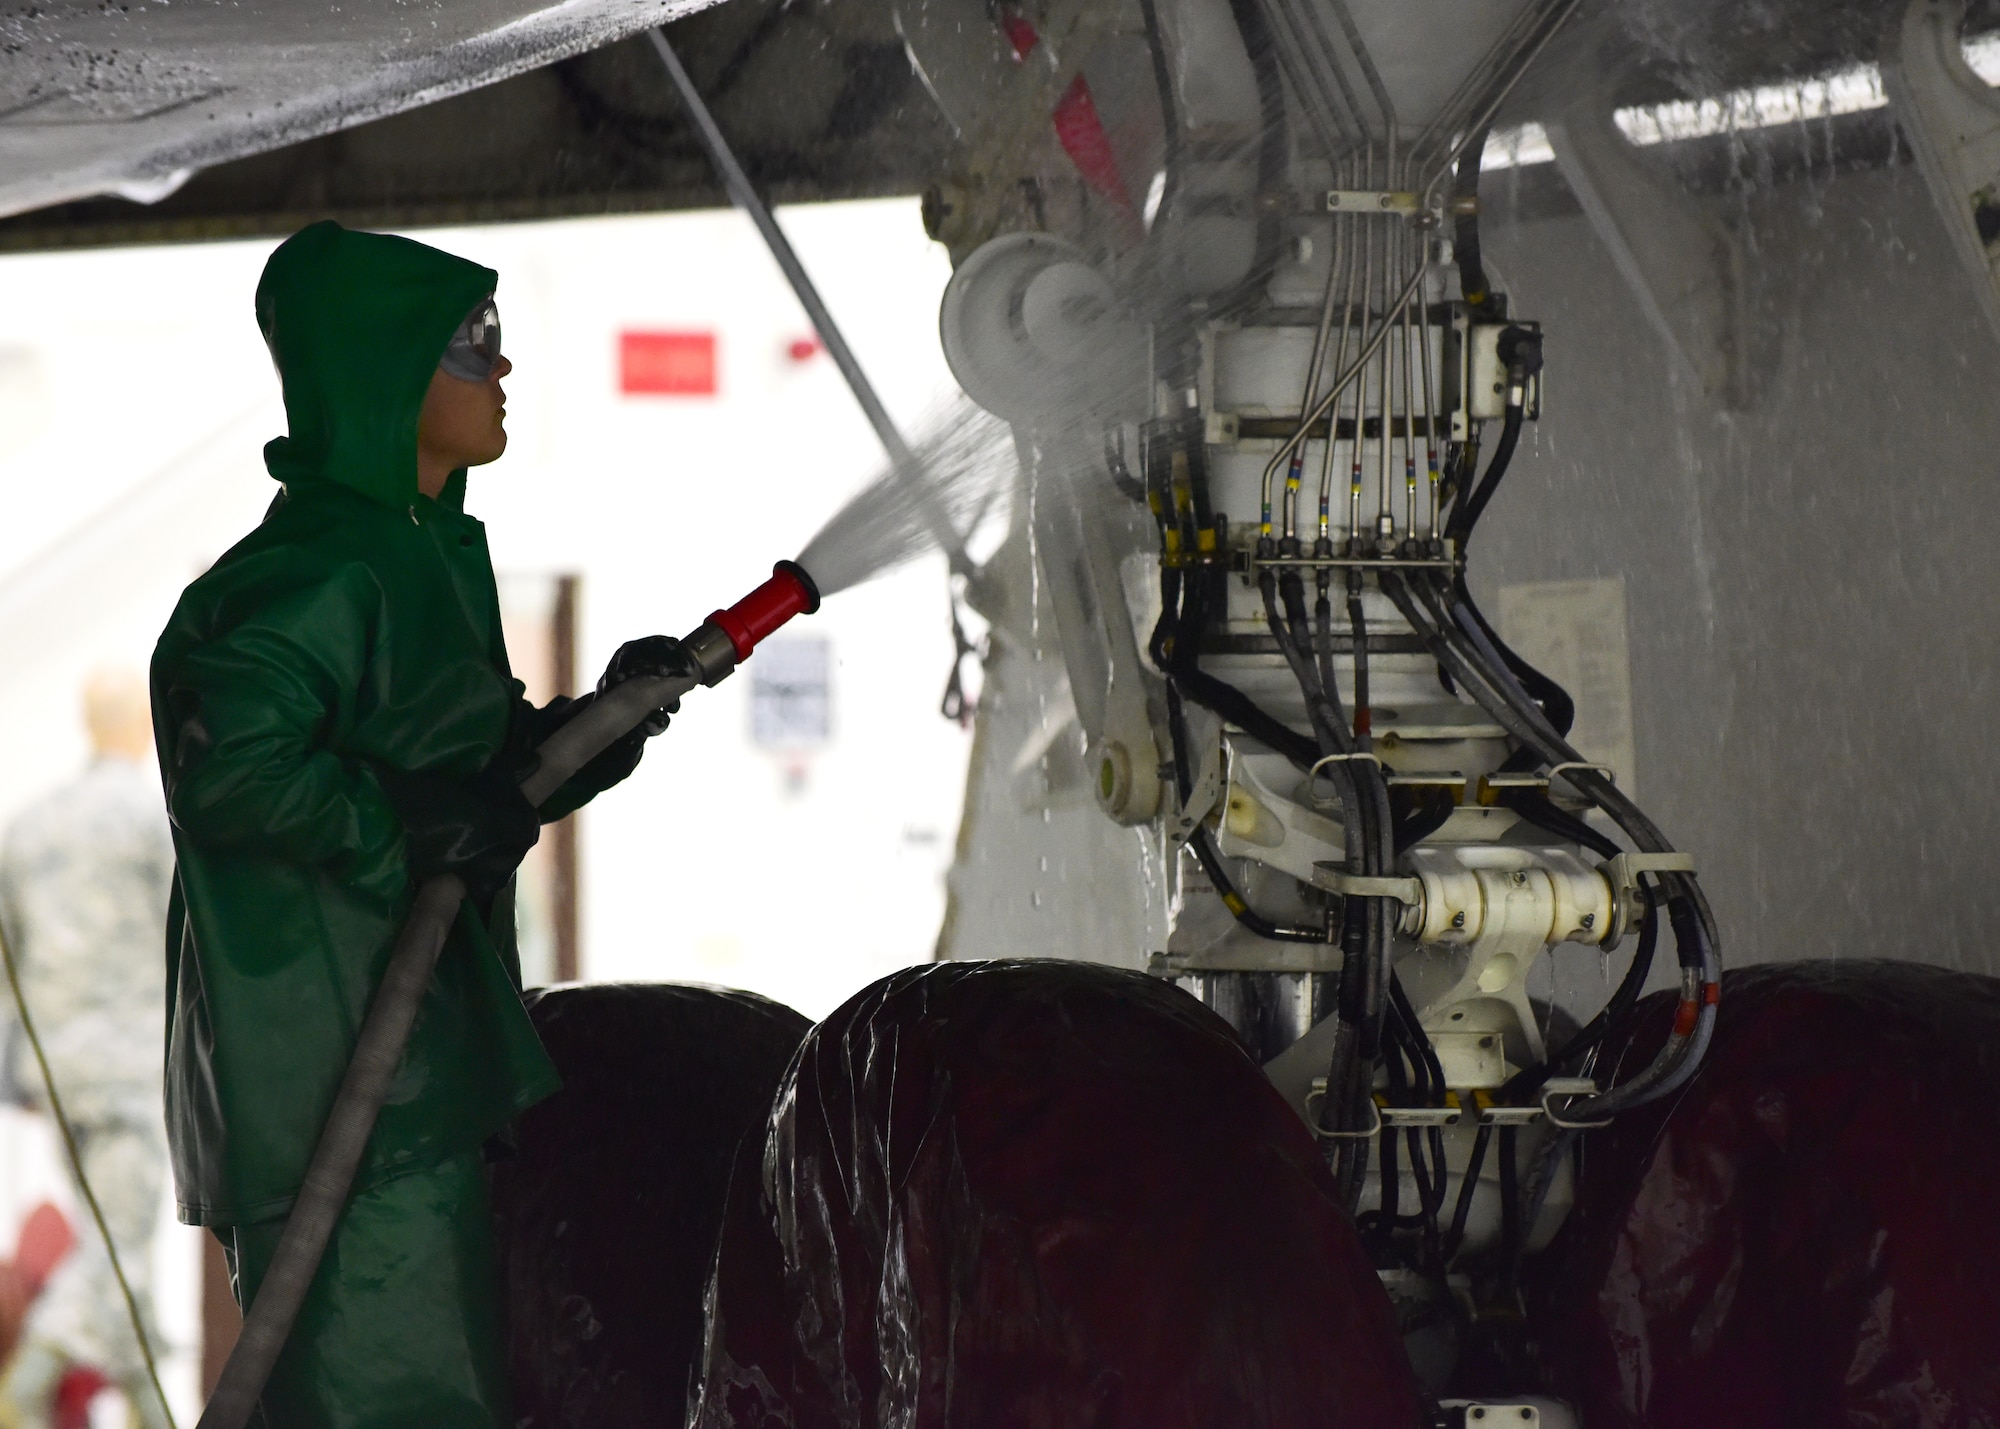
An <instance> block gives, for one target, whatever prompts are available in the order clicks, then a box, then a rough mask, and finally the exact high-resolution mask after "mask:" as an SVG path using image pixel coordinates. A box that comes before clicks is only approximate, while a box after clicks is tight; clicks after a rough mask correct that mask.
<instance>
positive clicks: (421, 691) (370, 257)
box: [152, 223, 685, 1429]
mask: <svg viewBox="0 0 2000 1429" xmlns="http://www.w3.org/2000/svg"><path fill="white" fill-rule="evenodd" d="M497 281H498V278H497V275H496V274H495V273H494V272H492V270H490V269H487V268H482V267H480V266H478V265H477V264H474V263H470V262H467V261H465V260H463V259H460V258H456V257H453V256H451V255H449V254H446V253H442V252H439V251H438V250H436V249H434V248H430V247H427V246H425V245H423V244H420V243H415V242H412V241H410V240H408V239H403V238H396V237H390V236H387V235H382V234H372V233H359V232H353V231H350V230H347V229H344V228H341V227H340V226H338V225H337V224H334V223H316V224H314V225H312V226H311V227H309V228H306V229H304V230H302V231H301V232H299V233H297V234H295V235H294V236H293V237H292V238H290V239H289V240H287V241H286V242H285V243H284V244H283V245H281V246H280V247H279V248H278V249H277V251H276V252H275V253H273V254H272V256H271V259H270V261H269V263H268V264H267V265H266V266H265V269H264V275H263V279H262V281H261V282H260V283H259V285H258V288H257V320H258V324H259V326H260V327H261V328H262V330H263V333H264V338H265V341H266V343H267V344H268V346H269V347H270V350H271V355H272V358H273V360H274V361H275V363H276V365H277V368H278V371H279V374H280V377H281V379H282V381H283V386H284V397H285V412H286V416H287V419H288V426H289V430H290V434H289V435H288V436H283V437H279V438H278V439H276V440H275V441H273V442H271V443H270V444H269V445H268V446H266V448H265V459H266V464H267V465H268V467H269V469H270V472H271V475H272V476H273V477H275V478H276V479H277V480H278V481H279V482H280V483H281V485H282V488H283V489H282V491H281V493H280V494H279V496H278V498H277V500H276V501H275V502H274V503H273V505H272V507H271V510H270V512H269V513H268V514H267V515H266V517H265V519H264V522H263V524H262V525H261V526H259V527H258V528H257V529H256V530H255V531H254V532H252V533H251V534H250V535H249V536H247V537H245V538H244V539H243V540H242V541H241V542H239V543H238V544H237V545H236V546H235V547H234V548H232V549H231V550H230V551H229V552H228V553H227V554H226V555H224V556H223V557H222V558H221V560H219V561H218V562H216V564H215V566H214V567H213V568H212V569H211V570H209V571H208V572H207V573H206V574H205V575H203V576H202V577H201V578H200V579H198V580H197V581H195V582H194V584H193V585H191V586H189V587H188V589H187V591H186V593H185V594H184V595H183V596H182V598H181V601H180V604H179V606H178V608H177V609H176V610H175V612H174V615H173V618H172V620H171V621H170V623H169V624H168V626H167V628H166V632H165V633H164V634H163V635H162V636H161V638H160V642H159V646H158V648H157V650H156V651H155V653H154V657H153V669H152V699H153V721H154V731H155V737H156V739H157V741H158V747H159V756H160V769H161V774H162V778H163V780H164V782H165V785H166V794H167V804H168V810H169V812H170V814H171V815H172V819H173V838H174V847H175V853H176V860H177V872H176V879H175V886H174V890H173V898H172V904H171V907H170V910H169V914H168V927H167V972H168V996H169V1002H170V1006H169V1013H168V1028H167V1082H166V1108H167V1122H168V1133H169V1140H170V1142H171V1145H172V1151H173V1169H174V1176H175V1182H176V1186H177V1189H178V1195H179V1203H180V1213H181V1218H182V1219H183V1220H185V1221H188V1222H191V1223H193V1224H196V1225H202V1226H207V1227H210V1228H212V1229H213V1230H214V1232H215V1233H216V1235H217V1236H218V1237H219V1238H220V1239H221V1240H222V1242H223V1245H224V1248H225V1249H226V1251H227V1252H228V1255H229V1260H230V1266H231V1272H232V1278H233V1280H234V1284H235V1287H236V1293H237V1298H238V1300H239V1302H240V1303H242V1304H244V1305H246V1306H247V1305H248V1304H249V1303H250V1302H251V1300H252V1299H253V1297H254V1296H255V1295H256V1292H257V1287H258V1284H259V1282H260V1280H261V1278H262V1276H263V1273H264V1271H265V1269H266V1268H267V1267H268V1265H269V1263H270V1258H271V1255H272V1252H273V1250H274V1249H275V1247H276V1245H277V1241H278V1235H279V1232H280V1230H281V1229H282V1227H283V1225H284V1218H285V1215H286V1212H287V1211H288V1209H289V1208H290V1206H291V1204H292V1199H293V1196H294V1195H295V1194H296V1192H297V1190H298V1188H299V1185H300V1183H301V1181H302V1180H303V1177H304V1172H305V1168H306V1164H307V1161H308V1160H309V1158H310V1157H311V1155H312V1151H313V1147H314V1144H315V1143H316V1141H317V1139H318V1136H319V1133H320V1129H321V1127H322V1125H323V1123H324V1121H325V1118H326V1114H327V1111H328V1108H329V1107H330V1106H331V1105H332V1102H333V1099H334V1093H335V1089H336V1087H337V1086H338V1085H339V1082H340V1079H341V1075H342V1072H343V1070H344V1069H345V1067H346V1065H347V1062H348V1058H349V1055H350V1053H351V1051H352V1049H353V1046H354V1040H355V1034H356V1029H357V1028H358V1026H359V1024H360V1022H361V1019H362V1016H363V1014H364V1012H365V1011H366V1009H367V1007H368V1004H369V1001H370V999H371V997H372V995H373V993H374V990H375V987H376V985H377V982H378V981H379V979H380V977H381V975H382V971H383V968H384V966H385V964H386V963H387V960H388V957H389V953H390V949H391V947H392V946H393V944H394V943H395V940H396V934H397V931H398V929H399V928H400V927H401V925H402V922H403V919H404V915H405V914H406V913H407V912H408V910H409V908H410V905H411V901H412V897H413V893H414V889H415V886H416V884H417V882H418V881H419V880H421V879H422V878H424V877H427V876H429V875H432V874H436V873H442V872H450V873H456V874H458V875H459V876H460V877H461V878H463V879H464V880H465V882H466V885H467V887H468V888H469V889H470V890H471V892H470V896H469V897H468V898H467V900H466V903H465V905H464V906H463V907H462V908H461V909H460V915H459V918H458V922H457V926H456V928H455V929H454V931H453V933H452V935H451V937H450V939H449V941H448V942H447V944H446V946H445V948H444V952H443V955H442V957H441V958H440V960H439V962H438V968H437V973H436V977H435V980H434V982H433V984H432V986H431V988H430V990H429V992H428V994H427V997H426V1000H425V1003H424V1006H423V1009H422V1011H421V1013H420V1015H419V1018H418V1021H417V1025H416V1030H415V1033H414V1035H413V1037H412V1039H411V1041H410V1044H409V1049H408V1051H407V1053H406V1054H405V1056H404V1059H403V1064H402V1067H401V1070H400V1072H399V1074H398V1077H397V1080H396V1083H395V1085H394V1086H393V1088H392V1089H391V1091H390V1094H389V1097H388V1104H387V1105H386V1106H385V1108H384V1109H383V1112H382V1115H381V1119H380V1121H379V1122H378V1123H377V1125H376V1128H375V1132H374V1137H373V1140H372V1141H371V1143H370V1145H369V1149H368V1153H367V1156H366V1158H365V1160H364V1162H363V1164H362V1168H361V1172H360V1175H359V1177H358V1179H357V1181H356V1185H355V1190H354V1193H353V1195H352V1197H351V1198H350V1200H349V1202H348V1206H347V1209H346V1211H345V1213H344V1215H343V1217H342V1220H341V1222H340V1225H339V1227H338V1229H337V1230H336V1231H335V1233H334V1238H333V1241H332V1243H331V1245H330V1246H329V1247H328V1250H327V1253H326V1257H325V1260H324V1261H323V1262H322V1263H321V1266H320V1270H319V1275H318V1278H317V1279H316V1280H315V1281H314V1283H313V1287H312V1290H311V1292H310V1294H309V1295H308V1297H307V1300H306V1304H305V1307H304V1309H303V1311H302V1312H301V1314H300V1317H299V1321H298V1324H297V1327H296V1328H295V1329H294V1330H293V1332H292V1336H291V1339H290V1341H289V1342H288V1344H287V1346H286V1348H285V1351H284V1353H283V1355H282V1356H281V1357H280V1359H279V1361H278V1364H277V1367H276V1369H275V1371H274V1373H273V1375H272V1377H271V1380H270V1382H269V1384H268V1386H267V1388H266V1390H265V1393H264V1397H263V1400H262V1408H263V1411H264V1415H265V1418H266V1420H267V1422H268V1423H269V1424H270V1425H271V1426H272V1429H317V1426H329V1429H332V1426H339V1429H417V1426H425V1429H459V1426H465V1429H506V1426H511V1424H512V1416H511V1413H510V1412H509V1409H508V1403H507V1390H506V1367H505V1363H504V1355H503V1339H502V1336H501V1328H500V1306H499V1302H498V1286H497V1280H496V1274H495V1265H494V1247H493V1241H492V1228H491V1224H490V1215H489V1209H488V1202H487V1192H486V1183H485V1179H484V1176H485V1171H484V1151H483V1148H485V1146H486V1144H487V1143H488V1142H489V1140H490V1139H491V1138H493V1137H495V1135H496V1134H498V1133H501V1132H502V1131H503V1130H504V1129H505V1128H506V1126H507V1124H508V1123H509V1121H511V1120H512V1119H513V1118H514V1117H515V1116H516V1115H517V1114H518V1113H519V1112H521V1111H522V1110H523V1109H524V1108H526V1107H528V1106H530V1105H532V1104H533V1103H534V1102H536V1101H538V1100H540V1099H541V1098H543V1097H546V1096H548V1095H549V1094H550V1093H551V1092H552V1091H554V1090H555V1089H556V1086H557V1077H556V1073H555V1069H554V1067H553V1066H552V1065H551V1063H550V1061H549V1059H548V1057H547V1055H546V1054H545V1053H544V1052H543V1050H542V1047H541V1044H540V1042H539V1040H538V1039H537V1037H536V1035H535V1031H534V1028H533V1026H532V1024H531V1023H530V1022H529V1019H528V1016H527V1013H526V1012H525V1010H524V1009H523V1007H522V1003H521V998H520V967H519V962H518V959H517V956H516V954H515V950H514V942H513V929H512V921H513V920H512V905H511V878H512V874H513V871H514V868H515V867H516V865H517V864H518V863H519V861H520V859H521V857H522V856H523V855H524V854H525V853H526V851H527V849H528V848H529V846H530V845H532V844H533V843H534V842H535V838H536V833H537V829H538V817H539V819H540V820H551V819H555V818H559V817H561V816H562V815H563V814H566V813H568V812H569V811H570V810H572V809H575V808H577V807H578V806H579V805H581V804H583V803H584V802H586V801H587V800H588V799H590V798H591V797H592V796H593V795H595V794H597V793H598V792H600V791H601V790H603V789H604V788H606V787H608V786H610V785H611V784H614V783H616V782H617V781H618V780H619V779H622V778H623V777H624V776H625V775H626V774H628V773H630V772H631V770H632V769H633V768H634V767H635V766H636V765H637V763H638V759H639V754H640V751H641V748H642V746H643V744H644V741H645V739H646V737H647V736H648V735H649V734H653V733H658V732H659V731H660V730H662V729H664V728H665V727H666V716H667V714H668V713H669V712H670V711H668V710H662V711H659V712H658V713H657V714H656V715H655V716H654V717H653V718H652V719H651V720H649V721H648V722H647V723H646V724H644V725H642V726H641V727H640V728H639V729H637V730H635V731H634V732H633V733H632V734H631V735H629V736H627V737H626V738H625V739H624V740H623V741H621V742H620V743H619V744H616V745H614V746H613V747H612V748H611V749H609V750H607V751H606V752H605V753H604V754H603V755H601V756H599V758H598V759H596V760H595V761H593V762H592V763H591V764H590V765H588V766H586V767H585V768H584V769H583V770H582V771H581V772H580V773H579V774H578V775H577V776H576V777H575V778H574V779H572V780H571V781H570V783H569V784H567V785H565V786H564V787H563V788H562V789H561V790H559V791H558V792H557V793H556V795H555V796H554V797H553V798H552V799H551V800H550V801H549V802H548V803H547V804H545V805H544V806H543V807H542V809H541V810H540V811H539V816H538V814H537V811H535V810H534V809H532V808H530V807H529V805H528V803H527V801H526V799H525V798H523V797H522V795H521V794H520V792H519V790H518V788H516V787H515V786H516V782H517V781H518V779H519V778H520V777H521V776H522V774H523V773H524V772H526V770H527V769H528V768H530V767H531V765H532V758H531V755H530V753H529V751H531V750H532V749H533V748H534V746H535V745H537V744H539V743H540V742H541V740H542V739H544V738H546V736H547V735H548V734H549V733H551V732H552V731H553V730H554V729H555V727H556V726H558V725H559V724H560V723H561V722H562V720H563V719H564V718H566V717H567V716H569V715H571V714H574V713H575V712H576V710H577V709H579V708H580V707H581V705H582V703H584V701H588V700H589V699H590V698H591V697H590V696H588V695H586V696H585V697H584V701H557V702H555V703H554V704H552V705H551V706H549V707H547V708H546V709H541V710H537V709H535V708H534V707H533V706H531V705H529V704H528V703H527V702H526V701H525V700H524V699H523V698H522V686H521V685H520V683H519V682H518V681H516V680H515V679H513V677H512V676H511V674H510V673H509V670H508V664H507V652H506V648H505V646H504V643H503V642H502V639H501V633H500V612H499V604H498V599H497V596H496V594H495V589H494V580H493V570H492V565H491V563H490V560H489V557H488V555H487V549H486V537H485V531H484V528H483V527H482V526H481V524H480V523H479V522H478V521H476V520H474V519H473V518H472V517H471V516H469V515H467V514H466V513H465V510H464V499H465V487H466V470H465V469H466V468H467V467H468V466H471V465H477V464H480V463H482V462H488V461H492V460H493V459H495V458H496V457H498V456H499V455H500V453H501V451H502V450H503V449H504V448H505V446H506V432H505V429H504V427H503V425H502V422H503V419H504V416H505V411H504V407H503V405H502V404H503V403H504V401H505V396H504V394H503V393H502V392H501V389H500V385H499V384H500V378H501V377H503V376H505V375H506V374H507V372H508V371H510V370H511V364H510V363H509V362H508V361H507V360H506V359H505V358H504V357H501V356H500V354H499V323H498V313H497V310H496V309H495V308H494V306H493V294H494V290H495V287H496V284H497ZM684 658H685V657H684V654H683V653H682V652H681V650H680V647H679V644H678V642H676V641H673V640H671V639H668V638H666V637H661V636H655V637H650V638H648V639H647V640H643V641H635V642H633V643H632V644H630V645H627V646H625V647H623V648H622V649H621V650H620V651H619V653H618V656H617V657H616V658H615V659H614V660H613V662H612V665H611V668H610V669H609V670H607V671H606V674H605V678H604V680H603V681H602V682H600V684H599V686H598V688H599V690H600V691H601V690H603V689H605V688H608V687H609V686H610V685H611V684H615V683H617V682H619V681H620V680H622V679H627V678H631V677H633V676H636V675H645V674H658V673H669V672H675V671H678V670H680V669H682V668H684V666H683V665H682V661H683V660H684Z"/></svg>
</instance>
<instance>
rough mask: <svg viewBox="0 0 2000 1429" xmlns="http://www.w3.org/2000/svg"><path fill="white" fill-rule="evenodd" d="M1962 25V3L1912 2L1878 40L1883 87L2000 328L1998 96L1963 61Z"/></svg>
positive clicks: (1983, 302)
mask: <svg viewBox="0 0 2000 1429" xmlns="http://www.w3.org/2000/svg"><path fill="white" fill-rule="evenodd" d="M1964 25H1965V4H1964V0H1912V3H1911V4H1910V5H1909V6H1908V8H1906V9H1905V10H1904V11H1903V13H1902V15H1901V16H1900V17H1898V18H1897V19H1896V20H1895V21H1894V22H1893V23H1892V24H1891V25H1890V27H1889V33H1888V35H1887V36H1886V37H1885V39H1884V41H1883V45H1882V84H1883V87H1884V88H1885V89H1887V90H1888V91H1889V98H1890V101H1891V102H1892V103H1893V104H1894V105H1895V108H1896V122H1897V123H1898V124H1899V125H1901V126H1902V130H1903V134H1904V136H1905V137H1906V138H1907V139H1908V140H1909V141H1910V148H1911V150H1912V151H1913V152H1914V153H1915V154H1916V156H1917V168H1918V169H1919V170H1920V171H1921V172H1922V173H1923V176H1924V183H1925V184H1926V185H1927V186H1928V187H1929V189H1930V191H1931V197H1932V198H1933V199H1935V200H1936V201H1937V206H1938V212H1939V213H1940V214H1942V215H1943V217H1944V223H1945V227H1946V228H1947V229H1949V230H1950V232H1951V242H1952V247H1953V248H1955V249H1956V250H1957V252H1958V257H1959V261H1960V262H1962V263H1963V264H1964V265H1965V266H1966V268H1967V270H1968V271H1969V272H1970V273H1971V274H1972V277H1973V281H1974V284H1975V286H1976V287H1977V288H1978V290H1979V305H1980V307H1982V308H1983V309H1984V310H1985V312H1986V319H1987V321H1988V322H1989V323H1991V324H1992V325H1993V327H1994V329H1995V331H1996V333H2000V95H1995V93H1994V92H1993V90H1992V89H1991V88H1989V87H1988V85H1987V83H1986V81H1985V80H1983V79H1981V78H1980V77H1979V76H1978V75H1977V74H1975V73H1974V72H1973V69H1972V66H1971V65H1969V64H1967V63H1966V62H1965V54H1964V52H1963V51H1962V50H1961V49H1960V48H1959V32H1960V30H1961V29H1963V27H1964Z"/></svg>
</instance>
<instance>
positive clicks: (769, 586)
mask: <svg viewBox="0 0 2000 1429" xmlns="http://www.w3.org/2000/svg"><path fill="white" fill-rule="evenodd" d="M818 609H819V587H818V586H816V585H814V584H813V578H812V577H811V576H809V575H807V574H806V570H805V567H804V566H801V565H800V564H799V563H798V562H796V561H780V562H778V564H777V565H776V566H774V567H772V574H771V578H770V579H769V580H767V581H765V582H764V584H762V585H760V586H758V587H757V589H755V590H753V591H751V592H750V594H748V595H746V596H744V597H743V599H741V600H739V601H737V602H736V604H734V605H732V606H730V607H729V609H727V610H718V611H716V612H715V614H713V615H711V616H709V618H708V623H709V624H711V625H713V626H715V627H716V628H718V629H719V630H721V631H722V633H723V634H725V635H727V636H728V637H729V643H730V645H731V646H732V647H733V648H734V649H735V651H736V658H737V659H738V660H747V659H749V658H750V652H751V651H752V650H755V649H756V648H757V646H758V645H759V644H760V643H761V642H762V641H763V639H764V638H765V637H766V636H767V635H769V634H770V633H771V632H772V631H774V630H776V629H777V628H778V627H779V626H781V625H783V624H784V623H785V622H786V621H788V620H790V619H791V618H792V617H793V616H795V615H811V614H812V613H813V612H814V611H816V610H818Z"/></svg>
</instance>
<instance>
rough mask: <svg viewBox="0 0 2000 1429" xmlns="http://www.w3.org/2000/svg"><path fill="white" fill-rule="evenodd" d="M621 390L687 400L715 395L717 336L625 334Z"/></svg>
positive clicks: (621, 350)
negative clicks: (678, 397)
mask: <svg viewBox="0 0 2000 1429" xmlns="http://www.w3.org/2000/svg"><path fill="white" fill-rule="evenodd" d="M618 390H619V391H621V392H626V393H646V394H654V393H667V394H670V395H675V396H683V397H713V396H714V395H715V334H714V333H712V332H621V333H619V334H618Z"/></svg>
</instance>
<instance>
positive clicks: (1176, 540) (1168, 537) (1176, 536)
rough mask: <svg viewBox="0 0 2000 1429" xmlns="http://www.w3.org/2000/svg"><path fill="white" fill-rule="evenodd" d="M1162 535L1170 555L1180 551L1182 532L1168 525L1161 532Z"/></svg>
mask: <svg viewBox="0 0 2000 1429" xmlns="http://www.w3.org/2000/svg"><path fill="white" fill-rule="evenodd" d="M1160 537H1161V540H1162V541H1163V543H1164V544H1165V545H1166V548H1167V554H1168V555H1175V554H1177V553H1178V552H1179V551H1180V548H1181V533H1180V532H1178V531H1176V530H1175V529H1174V528H1173V527H1171V526H1169V527H1167V529H1166V530H1165V531H1163V532H1161V533H1160Z"/></svg>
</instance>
